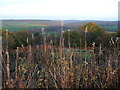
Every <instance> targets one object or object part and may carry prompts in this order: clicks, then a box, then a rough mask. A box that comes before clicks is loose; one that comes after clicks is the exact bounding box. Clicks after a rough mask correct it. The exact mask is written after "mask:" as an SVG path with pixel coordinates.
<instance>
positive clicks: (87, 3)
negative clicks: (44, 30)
mask: <svg viewBox="0 0 120 90" xmlns="http://www.w3.org/2000/svg"><path fill="white" fill-rule="evenodd" d="M118 1H119V0H0V17H2V19H53V20H55V19H59V20H60V19H70V20H75V19H76V20H117V19H118Z"/></svg>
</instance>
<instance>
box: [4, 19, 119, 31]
mask: <svg viewBox="0 0 120 90" xmlns="http://www.w3.org/2000/svg"><path fill="white" fill-rule="evenodd" d="M87 22H95V23H96V24H98V25H100V26H101V27H102V28H103V29H104V30H106V31H109V32H114V31H116V30H118V24H117V21H80V20H65V21H64V29H65V30H66V29H78V28H79V27H80V26H81V25H83V24H85V23H87ZM60 26H61V21H60V20H54V21H53V20H3V22H2V29H4V30H6V29H8V30H9V31H11V32H14V31H21V30H28V31H31V32H38V31H40V30H41V28H47V29H46V30H47V32H55V31H56V32H58V31H59V30H60Z"/></svg>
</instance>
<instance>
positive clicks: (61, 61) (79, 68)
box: [2, 31, 120, 88]
mask: <svg viewBox="0 0 120 90" xmlns="http://www.w3.org/2000/svg"><path fill="white" fill-rule="evenodd" d="M43 33H44V31H43ZM6 35H7V34H6ZM7 36H8V35H7ZM32 38H33V42H34V36H33V35H32ZM6 39H7V38H6ZM68 39H69V38H68ZM68 41H69V44H70V40H68ZM27 42H29V40H28V39H27ZM33 44H34V43H33ZM80 44H81V43H80ZM119 45H120V38H117V39H116V40H115V41H114V40H113V39H111V41H110V48H108V49H104V48H102V45H100V46H99V52H95V48H96V47H95V43H93V47H92V48H93V50H92V54H91V57H90V58H87V57H86V55H85V58H81V55H83V54H82V53H86V52H80V53H79V55H78V54H76V53H75V52H73V51H71V47H70V45H69V48H68V49H67V50H66V51H65V50H64V38H63V37H62V35H61V38H60V45H59V49H57V48H52V47H53V42H52V40H51V41H50V43H48V42H46V35H45V33H44V45H43V48H42V49H41V47H40V45H37V46H35V47H34V48H33V47H32V46H31V45H29V47H28V48H27V50H25V48H24V46H23V45H22V48H21V47H18V48H17V50H16V52H14V53H13V52H8V48H6V53H4V52H3V60H2V63H3V68H2V69H3V88H15V87H16V88H111V87H113V88H119V79H120V77H119V75H120V73H119V70H120V61H119V60H120V58H119V56H120V51H119V50H120V48H119ZM20 49H22V50H23V52H20ZM33 49H34V50H33Z"/></svg>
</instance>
